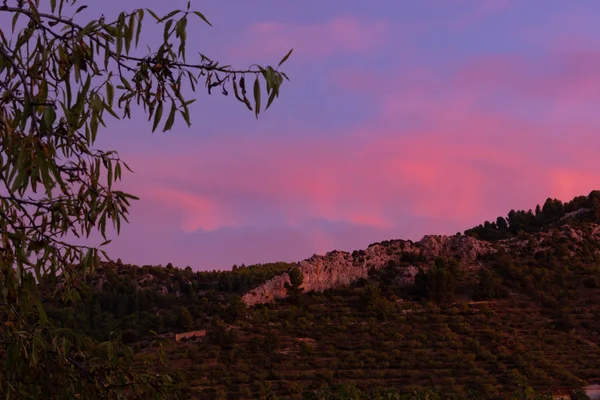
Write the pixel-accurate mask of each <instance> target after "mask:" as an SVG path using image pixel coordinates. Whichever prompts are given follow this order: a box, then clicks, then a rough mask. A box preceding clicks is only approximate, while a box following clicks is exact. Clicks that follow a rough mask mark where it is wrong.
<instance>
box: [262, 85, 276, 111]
mask: <svg viewBox="0 0 600 400" xmlns="http://www.w3.org/2000/svg"><path fill="white" fill-rule="evenodd" d="M276 95H277V92H276V91H275V90H273V91H272V92H271V94H270V95H269V100H268V101H267V106H266V107H265V111H267V110H268V109H269V107H270V106H271V103H272V102H273V100H275V96H276Z"/></svg>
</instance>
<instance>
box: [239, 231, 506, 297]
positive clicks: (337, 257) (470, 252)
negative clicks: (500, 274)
mask: <svg viewBox="0 0 600 400" xmlns="http://www.w3.org/2000/svg"><path fill="white" fill-rule="evenodd" d="M490 251H494V250H493V248H492V247H491V246H490V244H489V243H488V242H483V241H480V240H477V239H474V238H472V237H468V236H434V235H431V236H425V237H424V238H423V239H421V241H419V242H418V243H413V242H411V241H405V240H392V241H386V242H382V243H377V244H373V245H371V246H369V248H367V249H366V250H360V251H355V252H354V253H352V254H350V253H348V252H345V251H337V250H336V251H332V252H330V253H327V254H325V255H324V256H317V255H314V256H312V257H311V258H309V259H306V260H304V261H301V262H299V263H298V268H299V270H300V272H302V274H303V277H304V282H303V284H302V288H303V290H304V291H305V292H312V291H315V292H322V291H324V290H327V289H332V288H336V287H340V286H345V285H349V284H351V283H353V282H356V281H357V280H359V279H361V278H366V277H367V276H368V274H369V271H370V270H371V269H375V270H378V269H380V268H383V267H385V266H386V265H387V264H388V263H389V262H390V261H399V260H400V257H401V256H402V255H403V254H406V253H409V254H416V255H422V256H425V257H427V258H433V257H436V256H440V255H441V256H448V257H450V256H457V255H459V256H461V257H462V258H463V259H464V260H467V261H469V260H470V261H474V260H475V259H476V258H477V257H478V256H479V255H482V254H486V253H489V252H490ZM416 273H417V268H416V267H414V266H409V267H407V268H405V269H404V271H403V272H402V273H401V274H400V276H399V277H398V280H399V282H400V283H404V284H411V283H412V282H414V278H415V275H416ZM289 282H290V278H289V275H288V274H287V273H283V274H281V275H278V276H276V277H275V278H273V279H271V280H269V281H267V282H265V283H263V284H262V285H260V286H259V287H257V288H255V289H253V290H251V291H249V292H248V293H246V294H245V295H244V296H243V297H242V300H243V301H244V303H246V304H247V305H249V306H253V305H257V304H265V303H271V302H273V301H274V300H275V299H280V298H284V297H286V296H287V289H286V287H285V286H286V284H289Z"/></svg>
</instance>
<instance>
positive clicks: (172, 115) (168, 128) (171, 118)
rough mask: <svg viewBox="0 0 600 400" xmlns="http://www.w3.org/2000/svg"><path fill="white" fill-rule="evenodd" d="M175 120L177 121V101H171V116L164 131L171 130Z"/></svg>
mask: <svg viewBox="0 0 600 400" xmlns="http://www.w3.org/2000/svg"><path fill="white" fill-rule="evenodd" d="M173 122H175V102H172V103H171V112H170V113H169V117H168V118H167V122H166V123H165V127H164V128H163V132H166V131H168V130H170V129H171V127H172V126H173Z"/></svg>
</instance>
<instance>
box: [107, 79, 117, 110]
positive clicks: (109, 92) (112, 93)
mask: <svg viewBox="0 0 600 400" xmlns="http://www.w3.org/2000/svg"><path fill="white" fill-rule="evenodd" d="M106 97H107V100H108V105H109V106H111V107H112V105H113V99H114V97H115V88H114V87H113V85H112V83H110V81H107V82H106Z"/></svg>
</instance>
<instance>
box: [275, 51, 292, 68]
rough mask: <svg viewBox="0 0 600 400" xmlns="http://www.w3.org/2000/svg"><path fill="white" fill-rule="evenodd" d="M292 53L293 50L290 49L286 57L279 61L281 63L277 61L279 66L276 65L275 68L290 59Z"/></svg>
mask: <svg viewBox="0 0 600 400" xmlns="http://www.w3.org/2000/svg"><path fill="white" fill-rule="evenodd" d="M292 51H294V49H291V50H290V51H289V52H288V53H287V54H286V55H285V57H283V58H282V59H281V61H279V64H277V67H281V65H282V64H283V63H284V62H286V61H287V59H288V58H290V56H291V55H292Z"/></svg>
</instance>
